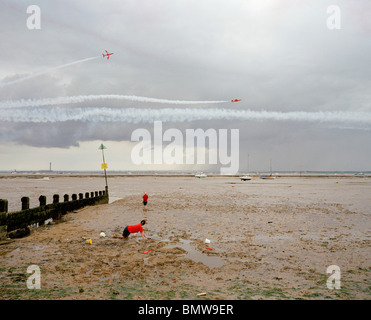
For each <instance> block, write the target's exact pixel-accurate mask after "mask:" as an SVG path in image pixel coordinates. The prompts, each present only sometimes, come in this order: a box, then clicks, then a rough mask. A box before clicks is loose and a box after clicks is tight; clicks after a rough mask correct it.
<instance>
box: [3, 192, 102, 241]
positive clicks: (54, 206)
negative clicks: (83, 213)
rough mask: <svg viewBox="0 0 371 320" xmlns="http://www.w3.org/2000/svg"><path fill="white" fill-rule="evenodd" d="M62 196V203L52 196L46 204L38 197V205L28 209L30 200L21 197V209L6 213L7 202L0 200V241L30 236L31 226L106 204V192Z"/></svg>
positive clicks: (56, 196)
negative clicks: (82, 209)
mask: <svg viewBox="0 0 371 320" xmlns="http://www.w3.org/2000/svg"><path fill="white" fill-rule="evenodd" d="M71 198H72V199H71V200H70V198H69V195H68V194H65V195H64V196H63V202H61V201H60V198H59V195H58V194H55V195H53V202H52V203H50V204H47V203H46V196H43V195H41V196H40V197H39V202H40V205H39V206H38V207H36V208H30V198H29V197H22V198H21V203H22V209H21V210H20V211H15V212H8V200H6V199H0V240H4V239H6V238H21V237H24V236H26V235H28V234H30V228H31V226H33V225H38V226H41V225H43V224H44V223H45V221H48V220H50V219H52V220H59V219H60V218H61V217H62V216H63V215H65V214H66V213H68V212H72V211H75V210H78V209H81V208H83V207H85V206H92V205H97V204H104V203H108V190H107V188H106V190H104V191H94V192H86V193H85V194H84V193H79V194H76V193H74V194H72V197H71Z"/></svg>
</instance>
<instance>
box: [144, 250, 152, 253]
mask: <svg viewBox="0 0 371 320" xmlns="http://www.w3.org/2000/svg"><path fill="white" fill-rule="evenodd" d="M151 251H152V250H148V251H144V252H143V253H148V252H151Z"/></svg>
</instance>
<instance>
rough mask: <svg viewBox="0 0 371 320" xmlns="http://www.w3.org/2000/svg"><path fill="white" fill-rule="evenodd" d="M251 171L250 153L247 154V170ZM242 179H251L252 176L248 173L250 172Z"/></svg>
mask: <svg viewBox="0 0 371 320" xmlns="http://www.w3.org/2000/svg"><path fill="white" fill-rule="evenodd" d="M249 171H250V155H249V154H248V155H247V172H249ZM240 179H241V181H247V180H251V179H252V178H251V177H250V176H249V175H248V174H245V175H244V176H242V177H240Z"/></svg>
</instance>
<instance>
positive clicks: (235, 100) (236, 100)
mask: <svg viewBox="0 0 371 320" xmlns="http://www.w3.org/2000/svg"><path fill="white" fill-rule="evenodd" d="M238 101H241V99H234V100H232V102H238Z"/></svg>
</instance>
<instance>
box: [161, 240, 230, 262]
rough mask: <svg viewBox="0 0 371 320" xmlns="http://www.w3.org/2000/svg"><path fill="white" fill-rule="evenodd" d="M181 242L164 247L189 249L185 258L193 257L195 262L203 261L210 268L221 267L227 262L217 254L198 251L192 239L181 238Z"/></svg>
mask: <svg viewBox="0 0 371 320" xmlns="http://www.w3.org/2000/svg"><path fill="white" fill-rule="evenodd" d="M179 241H180V242H179V243H177V244H169V245H167V246H165V247H164V248H167V249H171V248H177V247H179V248H182V249H184V250H185V251H187V253H186V255H185V258H188V259H191V260H192V261H194V262H201V263H203V264H204V265H206V266H208V267H209V268H215V267H221V266H222V265H224V264H225V261H224V260H223V259H222V258H220V257H217V256H210V255H207V254H204V253H202V252H199V251H197V249H195V248H194V247H193V246H192V245H191V240H186V239H179Z"/></svg>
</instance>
